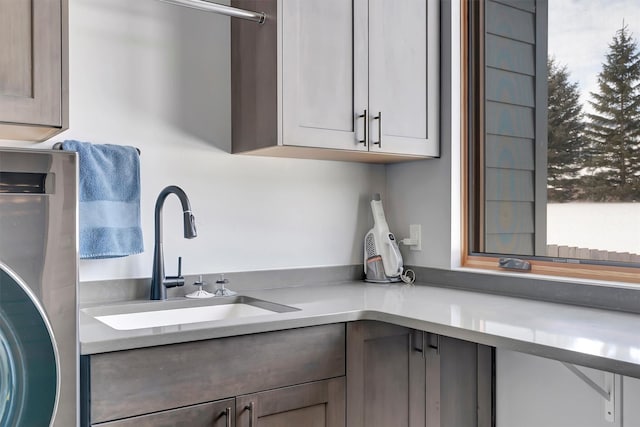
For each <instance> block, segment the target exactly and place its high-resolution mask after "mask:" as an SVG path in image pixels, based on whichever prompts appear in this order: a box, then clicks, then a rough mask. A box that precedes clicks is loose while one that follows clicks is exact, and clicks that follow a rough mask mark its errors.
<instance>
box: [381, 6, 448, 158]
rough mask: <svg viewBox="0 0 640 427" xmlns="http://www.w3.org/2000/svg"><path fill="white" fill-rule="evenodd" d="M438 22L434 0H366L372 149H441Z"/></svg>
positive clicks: (405, 151)
mask: <svg viewBox="0 0 640 427" xmlns="http://www.w3.org/2000/svg"><path fill="white" fill-rule="evenodd" d="M438 27H439V11H438V10H437V2H436V1H434V0H429V1H428V2H427V1H425V0H403V1H389V0H369V46H368V48H369V49H368V51H369V110H370V115H371V119H370V122H369V123H370V124H369V126H370V129H371V130H370V132H369V134H370V140H369V149H370V150H371V151H378V152H384V153H398V154H415V155H421V156H431V157H435V156H438V155H439V143H438V132H437V130H438V104H439V87H438V86H439V85H438V83H439V74H438V71H439V68H438V67H439V63H438V55H439V37H438V35H439V34H438V33H439V32H438V31H437V28H438ZM431 29H436V30H431Z"/></svg>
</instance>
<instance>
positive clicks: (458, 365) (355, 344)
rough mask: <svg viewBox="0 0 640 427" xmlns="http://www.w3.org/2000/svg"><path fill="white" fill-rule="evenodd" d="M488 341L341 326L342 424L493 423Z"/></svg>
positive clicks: (367, 324)
mask: <svg viewBox="0 0 640 427" xmlns="http://www.w3.org/2000/svg"><path fill="white" fill-rule="evenodd" d="M492 361H493V350H492V349H491V348H490V347H487V346H482V345H479V344H475V343H470V342H466V341H462V340H457V339H453V338H448V337H442V336H438V335H434V334H429V333H426V332H422V331H416V330H413V329H410V328H404V327H400V326H395V325H390V324H386V323H381V322H374V321H359V322H353V323H348V324H347V426H348V427H476V426H477V427H491V426H492V423H493V420H492V418H493V410H492V401H493V400H492V392H493V381H492V378H493V375H492V372H493V367H492V366H493V362H492Z"/></svg>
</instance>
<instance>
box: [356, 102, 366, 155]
mask: <svg viewBox="0 0 640 427" xmlns="http://www.w3.org/2000/svg"><path fill="white" fill-rule="evenodd" d="M358 118H359V119H363V120H362V133H363V134H364V138H363V139H359V140H358V142H359V143H361V144H364V146H365V147H366V146H367V110H366V108H365V110H364V113H362V114H360V115H359V116H358Z"/></svg>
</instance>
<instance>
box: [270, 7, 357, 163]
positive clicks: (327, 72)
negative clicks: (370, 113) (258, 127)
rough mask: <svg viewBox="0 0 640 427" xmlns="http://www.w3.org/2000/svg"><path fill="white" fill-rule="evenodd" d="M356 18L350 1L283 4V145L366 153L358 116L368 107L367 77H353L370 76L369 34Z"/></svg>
mask: <svg viewBox="0 0 640 427" xmlns="http://www.w3.org/2000/svg"><path fill="white" fill-rule="evenodd" d="M353 18H354V8H353V4H352V3H351V2H350V1H344V0H323V1H304V0H283V2H282V82H283V83H282V100H283V102H282V113H283V116H282V121H283V129H282V137H283V143H284V144H287V145H297V146H305V147H324V148H333V149H341V150H364V151H366V146H365V144H360V143H358V141H357V140H358V138H364V135H358V134H357V132H356V129H357V123H356V122H357V119H356V117H355V116H354V111H355V109H356V108H358V107H359V108H360V109H361V110H362V111H364V109H365V108H366V105H367V86H366V85H367V80H366V73H361V74H360V75H359V74H356V73H355V72H354V70H357V69H361V70H363V69H364V70H366V66H367V56H366V51H364V50H363V49H358V48H357V47H359V46H363V44H364V43H365V42H366V39H365V37H366V34H363V33H362V31H361V32H356V31H354V19H353ZM361 122H362V123H364V119H361ZM362 126H364V125H362Z"/></svg>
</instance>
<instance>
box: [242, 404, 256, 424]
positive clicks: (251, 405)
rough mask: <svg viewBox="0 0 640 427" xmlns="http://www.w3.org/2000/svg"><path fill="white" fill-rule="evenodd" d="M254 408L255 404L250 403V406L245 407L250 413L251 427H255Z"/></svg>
mask: <svg viewBox="0 0 640 427" xmlns="http://www.w3.org/2000/svg"><path fill="white" fill-rule="evenodd" d="M253 406H254V404H253V402H249V404H248V405H247V406H245V407H244V409H245V411H249V427H253V412H254V411H253Z"/></svg>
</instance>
